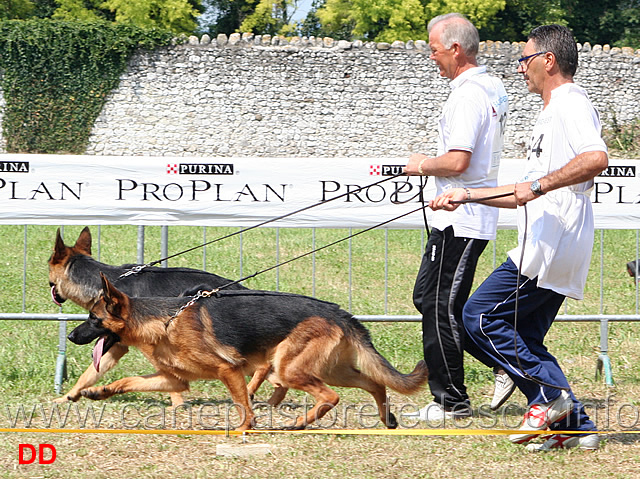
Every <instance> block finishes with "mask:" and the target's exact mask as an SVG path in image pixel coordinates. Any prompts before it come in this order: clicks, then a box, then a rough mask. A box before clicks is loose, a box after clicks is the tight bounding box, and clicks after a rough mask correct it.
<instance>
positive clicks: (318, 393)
mask: <svg viewBox="0 0 640 479" xmlns="http://www.w3.org/2000/svg"><path fill="white" fill-rule="evenodd" d="M297 380H299V382H295V383H290V385H291V387H293V388H294V389H299V390H300V391H304V392H307V393H309V394H311V395H312V396H313V397H314V399H315V400H316V403H315V404H314V406H313V407H312V408H311V409H310V410H309V411H308V412H307V414H305V415H304V416H299V417H298V418H297V419H296V421H295V423H293V424H291V425H288V426H286V428H287V429H304V428H305V427H307V426H308V425H309V424H311V423H313V422H315V421H317V420H318V419H320V418H321V417H323V416H324V415H325V414H327V413H328V412H329V411H331V410H332V409H333V408H334V407H336V405H337V404H338V401H340V396H338V393H336V392H335V391H334V390H333V389H331V388H329V387H327V385H326V384H324V383H323V382H322V381H321V380H320V379H317V378H313V377H310V376H306V377H305V376H302V375H301V376H298V378H297Z"/></svg>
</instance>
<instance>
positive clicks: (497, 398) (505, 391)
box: [489, 367, 516, 411]
mask: <svg viewBox="0 0 640 479" xmlns="http://www.w3.org/2000/svg"><path fill="white" fill-rule="evenodd" d="M493 375H494V376H495V386H494V390H493V399H491V405H490V406H489V407H490V408H491V410H492V411H495V410H496V409H498V408H499V407H500V406H502V405H503V404H504V403H505V402H506V400H507V399H509V397H510V396H511V395H512V394H513V391H514V390H515V389H516V383H514V382H513V379H511V378H510V377H509V375H508V374H507V373H506V372H505V371H504V369H502V368H498V367H495V368H493Z"/></svg>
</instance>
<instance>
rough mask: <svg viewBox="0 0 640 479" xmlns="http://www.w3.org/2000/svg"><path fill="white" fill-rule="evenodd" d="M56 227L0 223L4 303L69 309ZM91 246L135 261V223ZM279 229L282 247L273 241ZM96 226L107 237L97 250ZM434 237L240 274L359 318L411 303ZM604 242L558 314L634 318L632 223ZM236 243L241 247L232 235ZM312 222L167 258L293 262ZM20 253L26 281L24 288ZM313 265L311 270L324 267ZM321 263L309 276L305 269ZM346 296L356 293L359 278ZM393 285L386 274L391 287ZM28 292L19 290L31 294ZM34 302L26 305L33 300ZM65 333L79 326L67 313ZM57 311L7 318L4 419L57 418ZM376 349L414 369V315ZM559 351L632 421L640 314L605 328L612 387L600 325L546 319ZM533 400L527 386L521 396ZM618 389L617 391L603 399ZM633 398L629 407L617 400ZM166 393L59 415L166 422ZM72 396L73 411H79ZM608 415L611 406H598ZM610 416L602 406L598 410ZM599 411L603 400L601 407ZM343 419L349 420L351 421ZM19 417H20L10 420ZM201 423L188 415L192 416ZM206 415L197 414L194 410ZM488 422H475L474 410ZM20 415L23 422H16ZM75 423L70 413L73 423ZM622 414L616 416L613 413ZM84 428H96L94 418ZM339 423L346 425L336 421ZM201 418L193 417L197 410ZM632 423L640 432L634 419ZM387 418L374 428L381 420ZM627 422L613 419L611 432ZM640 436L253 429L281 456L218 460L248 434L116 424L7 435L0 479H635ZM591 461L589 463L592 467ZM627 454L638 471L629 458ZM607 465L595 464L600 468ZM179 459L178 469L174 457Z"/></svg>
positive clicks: (210, 397)
mask: <svg viewBox="0 0 640 479" xmlns="http://www.w3.org/2000/svg"><path fill="white" fill-rule="evenodd" d="M55 230H56V227H54V226H29V227H27V228H26V232H27V244H26V247H25V245H24V243H23V239H24V236H25V228H24V227H22V226H0V245H2V246H0V248H1V249H2V252H3V264H2V266H3V268H2V275H1V276H0V291H1V296H0V306H1V307H0V312H2V313H17V312H21V311H23V309H24V310H25V311H27V312H29V313H57V312H59V308H58V307H57V306H56V305H54V304H53V303H52V302H51V300H50V298H49V291H48V279H47V259H48V257H49V255H50V253H51V248H52V246H53V240H54V238H55ZM80 230H81V227H80V226H67V227H65V229H64V233H65V237H66V238H67V243H72V242H74V241H75V239H76V238H77V236H78V234H79V232H80ZM91 230H92V234H93V237H94V256H96V257H97V256H98V255H99V257H100V260H101V261H104V262H106V263H111V264H121V263H125V262H135V261H136V235H137V229H136V228H135V227H132V226H103V227H101V228H100V229H99V231H98V228H97V227H92V228H91ZM233 231H236V229H232V228H207V229H206V238H207V240H212V239H214V238H217V237H219V236H222V235H225V234H228V233H230V232H233ZM348 233H349V231H348V230H321V229H319V230H317V231H316V233H315V246H316V247H319V246H322V245H324V244H328V243H330V242H332V241H335V240H337V239H339V238H342V237H344V236H346V235H347V234H348ZM276 235H278V242H279V252H276V248H275V241H276ZM98 236H99V237H100V248H99V250H98ZM425 240H426V238H424V237H423V235H422V232H420V231H398V230H390V231H388V232H385V231H373V232H369V233H366V234H363V235H360V236H358V237H356V238H354V239H352V240H351V258H350V257H349V248H348V243H347V242H344V243H340V244H338V245H335V246H332V247H331V248H328V249H326V250H324V251H321V252H318V253H317V254H316V255H315V259H314V258H312V257H305V258H303V259H301V260H299V261H295V262H293V263H291V264H289V265H286V266H283V267H281V268H279V270H278V271H277V272H276V271H270V272H268V273H265V274H263V275H259V276H258V277H256V278H253V279H250V280H248V281H247V282H246V283H245V284H246V285H247V286H249V287H251V288H260V289H276V288H279V289H280V290H282V291H291V292H295V293H302V294H309V295H311V294H314V293H315V296H317V297H319V298H321V299H325V300H329V301H335V302H337V303H339V304H341V305H342V306H343V307H345V308H348V309H350V310H351V311H352V312H353V313H354V314H358V315H376V314H378V315H379V314H390V315H395V314H403V315H404V314H409V315H414V314H416V313H415V310H414V309H413V305H412V303H411V291H412V288H413V280H414V277H415V274H416V272H417V268H418V265H419V263H420V258H421V253H422V248H423V244H424V241H425ZM595 240H596V241H595V246H594V254H593V258H592V264H591V272H590V275H589V284H588V286H587V291H586V297H585V300H584V301H568V302H567V305H566V308H564V309H563V310H562V311H561V312H562V313H566V314H599V313H600V312H602V313H604V314H637V295H638V292H637V289H636V287H635V285H634V281H633V279H632V278H630V277H629V276H628V274H627V273H626V270H625V264H626V262H627V261H629V260H631V259H634V258H635V257H636V254H637V249H636V248H637V246H636V245H637V233H636V232H635V231H605V232H604V233H603V234H602V237H601V236H600V233H599V232H597V233H596V238H595ZM515 241H516V235H515V232H514V231H500V232H499V238H498V241H497V242H496V246H495V250H496V253H495V259H494V246H493V244H492V243H491V244H490V245H489V246H488V247H487V250H486V251H485V253H484V255H483V257H482V258H481V261H480V264H479V267H478V273H477V275H476V276H477V280H476V285H477V284H479V282H480V281H481V280H482V279H483V278H484V277H486V276H487V275H488V274H489V273H490V272H491V270H492V269H493V267H494V266H495V265H496V264H500V263H501V262H502V261H503V260H504V258H505V255H506V252H507V251H508V250H509V249H510V248H512V247H513V246H514V245H515ZM169 242H170V245H171V247H170V250H169V254H173V253H175V252H178V251H180V250H183V249H186V248H189V247H191V246H194V245H197V244H200V243H202V242H203V229H202V228H189V227H172V228H170V231H169ZM240 242H241V243H242V251H243V255H242V259H240V257H239V255H238V247H239V244H240ZM385 244H388V266H387V268H386V270H385ZM312 245H313V237H312V232H311V230H292V229H281V230H280V231H279V233H276V231H275V230H274V229H257V230H252V231H250V232H247V233H244V234H243V235H242V239H240V237H239V236H234V237H232V238H229V239H226V240H224V241H220V242H217V243H214V244H212V245H210V246H208V247H207V248H206V261H205V260H204V259H203V256H202V252H201V251H200V250H198V251H196V252H192V253H188V254H185V255H183V256H179V257H177V258H174V259H171V260H170V261H169V265H170V266H188V267H196V268H202V267H204V268H206V269H207V270H209V271H212V272H215V273H217V274H220V275H222V276H226V277H228V278H231V279H238V278H240V277H242V276H247V275H250V274H252V273H254V272H256V271H260V270H262V269H265V268H268V267H270V266H272V265H273V264H275V263H276V261H285V260H287V259H289V258H291V257H294V256H296V255H300V254H303V253H305V252H307V251H309V250H311V249H312ZM601 245H602V251H603V256H604V275H603V278H602V284H603V291H602V298H603V299H602V301H601V300H600V296H601V293H600V283H601V278H600V248H601ZM25 251H26V258H27V259H26V262H27V269H26V288H25V289H24V292H23V288H22V279H23V275H25V271H24V260H23V258H24V255H25ZM160 256H161V253H160V228H159V227H147V228H146V241H145V260H146V261H152V260H155V259H158V258H160ZM314 262H315V266H314ZM312 268H315V271H316V277H315V281H313V279H312V277H311V275H310V271H311V269H312ZM350 283H351V285H352V292H351V294H349V284H350ZM385 284H387V288H386V293H385ZM23 294H24V296H23ZM23 303H24V307H23ZM62 311H63V312H65V313H83V312H84V311H83V310H81V309H80V308H79V307H77V306H74V305H72V304H70V303H66V304H65V306H64V308H63V309H62ZM68 326H69V329H71V328H72V327H73V326H74V323H70V324H69V325H68ZM58 327H59V326H58V323H57V322H49V321H27V320H22V321H13V320H12V321H0V338H2V341H0V401H1V403H2V404H1V406H0V428H6V427H10V426H11V424H12V422H13V421H14V420H15V417H16V416H15V415H16V414H18V411H19V409H20V407H23V408H24V410H25V413H26V414H30V412H31V411H33V420H32V423H31V427H45V426H47V424H50V425H51V427H56V426H57V425H59V421H58V419H57V418H56V417H55V415H54V420H52V421H51V420H50V418H51V414H52V412H55V408H53V406H52V403H51V400H52V399H54V398H55V397H56V394H55V393H54V391H53V383H54V372H55V364H56V358H57V356H58ZM367 327H368V328H369V329H370V330H371V334H372V337H373V340H374V343H375V344H376V347H377V348H378V349H379V350H380V352H381V353H382V354H383V355H385V357H387V358H388V359H389V361H390V362H391V363H392V364H394V365H395V366H396V367H397V368H398V369H400V370H401V371H409V370H411V369H412V368H413V367H414V366H415V363H416V361H417V360H418V359H420V357H421V355H422V347H421V338H420V325H419V324H418V323H406V322H405V323H367ZM547 344H548V347H549V349H550V350H551V351H552V352H553V353H554V354H555V355H556V356H557V357H558V360H559V361H560V363H561V365H562V367H563V369H564V370H565V372H566V374H567V376H568V378H569V381H570V382H571V384H572V386H573V388H574V391H575V392H576V394H577V395H578V397H580V398H581V399H582V400H583V401H585V402H587V403H589V404H600V405H601V406H602V405H603V404H608V405H609V408H608V409H606V414H608V416H607V417H608V418H609V419H610V422H611V424H613V425H614V426H615V424H618V423H619V422H620V420H619V418H618V417H617V416H620V418H622V419H623V420H624V421H626V422H623V424H625V425H633V422H634V416H633V413H634V411H637V410H634V409H633V408H632V406H637V407H640V404H639V401H638V398H639V397H640V347H639V345H640V332H639V331H638V325H637V323H612V324H610V332H609V354H610V356H611V358H612V361H613V375H614V379H615V381H616V385H615V387H613V388H611V387H607V386H605V385H604V384H603V381H602V379H596V378H595V374H594V373H595V365H596V359H597V357H598V353H599V344H600V325H599V323H597V322H589V323H575V322H568V323H557V324H555V325H554V326H553V328H552V329H551V331H550V333H549V336H548V341H547ZM66 348H67V353H66V354H67V359H68V371H67V373H68V378H69V379H68V381H67V382H66V383H65V384H64V390H67V389H68V388H69V387H70V385H71V384H72V383H73V382H75V380H76V379H77V378H78V376H79V375H80V374H81V373H82V372H83V371H84V369H85V368H86V367H87V366H88V365H89V363H90V349H91V348H90V347H87V346H84V347H81V346H76V345H74V344H71V343H70V342H68V341H67V343H66ZM152 371H153V370H152V367H151V365H150V364H149V363H148V362H147V361H146V360H145V358H144V357H143V356H142V355H141V354H140V353H139V352H138V351H132V352H130V353H129V354H128V355H127V356H125V357H124V358H123V360H122V361H121V363H120V364H119V365H118V367H116V368H115V369H114V370H112V371H111V372H109V374H108V375H107V378H106V379H105V380H106V381H111V380H114V379H118V378H121V377H124V376H128V375H138V374H147V373H151V372H152ZM465 372H466V382H467V387H468V389H469V393H470V396H471V399H472V403H473V405H474V406H476V407H477V406H479V405H481V404H487V403H488V401H489V399H490V395H491V393H492V386H493V384H492V381H493V378H492V374H491V372H490V371H489V370H488V369H487V368H486V367H485V366H484V365H482V364H480V363H478V362H477V361H475V360H473V359H472V358H468V359H467V360H466V365H465ZM338 392H339V394H340V396H341V403H340V404H339V408H338V409H339V412H340V414H342V413H344V414H346V416H344V417H347V420H346V422H345V425H346V426H347V427H354V428H361V427H362V424H361V423H358V422H357V421H356V420H355V418H354V417H353V415H349V414H348V413H349V412H350V410H349V407H352V406H353V407H365V406H366V405H367V404H368V403H370V398H369V397H368V394H367V393H365V392H364V391H360V390H352V389H339V390H338ZM269 394H270V386H269V385H264V386H263V387H262V388H261V389H260V390H259V391H258V397H257V399H258V400H264V399H266V398H267V397H268V396H269ZM228 397H229V396H228V393H227V392H226V390H225V389H224V387H223V386H222V385H221V383H219V382H218V381H206V382H205V381H200V382H196V383H194V384H193V385H192V390H191V391H190V392H189V393H188V394H186V400H187V403H188V406H189V407H190V408H191V409H190V410H191V411H192V412H194V413H195V412H203V411H205V412H211V411H212V410H213V408H219V410H224V408H226V407H228ZM429 400H430V398H429V395H428V394H427V393H426V392H422V393H419V394H418V395H416V396H414V397H411V398H409V397H405V396H402V395H398V394H396V393H392V394H391V401H392V403H393V404H394V405H396V406H397V407H401V406H402V405H403V404H415V405H418V406H422V405H424V404H425V403H426V402H428V401H429ZM286 401H287V402H289V403H292V404H293V405H295V406H296V407H302V406H301V405H302V404H304V403H305V402H308V401H310V399H309V398H307V397H306V395H305V394H303V393H300V392H296V391H290V392H289V394H288V395H287V399H286ZM514 401H515V402H516V403H517V404H519V405H523V396H522V395H521V394H520V393H516V394H515V395H514ZM607 401H608V403H607ZM625 404H628V405H631V406H629V407H627V408H626V409H625V408H623V409H620V407H621V406H622V405H625ZM168 405H169V401H168V396H167V395H166V394H161V393H149V394H126V395H122V396H118V397H114V398H111V399H109V400H107V401H104V402H99V403H91V402H88V401H80V402H79V403H77V404H75V405H73V406H71V408H70V409H67V407H68V406H66V405H61V406H60V408H59V409H58V412H60V414H63V417H64V413H65V412H68V413H69V414H70V416H69V418H72V419H69V421H68V422H67V423H66V425H67V427H69V426H73V425H78V419H77V417H78V416H77V414H81V415H82V414H86V413H87V411H90V410H93V411H94V412H95V413H96V414H99V413H100V411H101V408H103V407H104V411H103V422H102V423H101V427H107V428H109V427H111V428H119V427H123V425H124V426H126V427H132V426H138V427H140V428H142V429H144V428H153V427H162V426H164V427H165V428H171V426H172V424H171V423H170V422H165V423H163V422H162V420H161V418H162V414H167V411H168V410H167V407H168ZM76 407H77V409H75V408H76ZM603 411H604V410H603ZM519 414H520V412H519V411H518V410H514V411H512V412H510V413H507V416H506V417H507V419H508V420H509V421H510V422H511V424H517V423H518V421H519V418H520V416H519ZM599 414H600V411H599ZM602 414H604V412H603V413H602ZM186 416H187V412H186V411H182V412H181V413H180V414H177V415H176V421H177V423H176V426H177V427H178V428H180V429H189V426H194V424H193V423H192V424H190V423H189V422H188V421H187V417H186ZM342 417H343V416H339V418H342ZM12 418H13V419H12ZM192 419H193V418H192ZM196 419H197V418H196ZM475 419H476V420H478V419H479V418H475ZM21 421H22V418H19V421H18V422H17V423H16V426H17V427H19V426H20V424H21ZM74 421H75V422H74ZM616 421H617V422H616ZM85 424H87V426H86V427H89V426H90V425H91V421H89V422H88V423H85ZM338 425H340V426H342V424H340V423H338ZM195 427H196V428H197V427H199V426H198V422H197V420H196V421H195ZM632 428H635V429H640V423H638V424H635V425H633V427H632ZM378 429H379V427H378ZM622 429H624V428H622V427H617V429H615V430H620V431H621V430H622ZM637 439H638V437H637V436H632V435H628V434H622V433H620V434H619V435H612V436H610V437H609V438H608V439H607V440H606V441H605V446H604V447H603V448H602V449H601V450H600V451H598V452H596V453H594V454H586V453H584V452H581V451H566V452H553V453H551V454H547V455H544V456H543V457H540V456H536V459H535V463H533V464H534V465H532V459H531V456H528V455H524V456H523V452H522V448H521V447H518V446H513V445H511V444H509V443H508V442H507V441H506V439H504V438H503V437H500V436H491V435H489V436H479V437H455V436H452V437H391V438H386V437H374V436H366V437H349V436H339V437H326V436H286V435H267V436H257V437H252V438H250V440H249V441H250V442H254V443H255V442H267V443H269V444H271V445H272V446H273V447H274V452H273V454H272V455H270V456H268V457H267V458H250V459H228V458H220V457H216V456H215V445H216V444H222V443H238V444H240V442H241V441H240V439H237V438H233V437H232V438H225V437H217V436H216V437H207V436H193V435H187V434H185V435H178V436H133V435H124V436H108V435H86V434H75V435H69V434H54V435H50V434H49V435H48V434H36V433H24V434H18V433H9V434H2V433H0V477H11V478H13V477H28V476H29V477H31V476H38V477H89V476H91V477H113V476H114V475H120V476H121V477H163V476H167V475H175V471H176V470H179V471H180V473H179V475H180V476H181V477H218V476H222V475H225V477H226V476H229V475H232V476H239V477H281V476H283V475H286V476H288V477H307V474H314V475H316V474H322V475H323V477H324V476H326V477H338V476H340V477H344V476H347V477H396V476H397V477H407V476H408V475H411V476H415V477H446V476H449V475H450V474H451V471H452V470H455V471H456V474H457V475H458V476H459V477H477V476H478V475H479V474H485V475H488V476H489V477H517V476H522V477H532V476H535V477H563V476H566V475H567V474H570V473H571V474H572V475H576V476H577V477H595V474H596V473H597V474H598V477H631V475H632V471H633V470H635V467H636V464H637V461H638V458H639V457H640V448H639V446H638V442H637ZM22 442H30V443H38V442H48V443H51V444H54V445H55V446H56V447H57V449H58V455H59V459H58V460H57V461H56V464H54V465H51V466H24V465H18V464H17V445H18V444H19V443H22ZM592 466H593V468H592ZM632 466H633V467H632ZM596 467H597V468H596ZM176 468H177V469H176Z"/></svg>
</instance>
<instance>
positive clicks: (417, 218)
mask: <svg viewBox="0 0 640 479" xmlns="http://www.w3.org/2000/svg"><path fill="white" fill-rule="evenodd" d="M523 161H524V160H512V159H503V161H502V164H501V167H500V179H499V183H500V184H505V183H513V182H515V181H516V180H517V178H518V177H519V174H520V171H521V169H522V162H523ZM405 164H406V159H405V158H331V159H327V158H216V157H211V158H203V157H197V158H194V157H186V158H185V157H180V158H171V157H142V156H135V157H108V156H66V155H20V154H4V155H0V224H54V225H58V224H80V225H93V224H136V225H199V226H240V227H248V226H255V225H257V224H261V223H263V222H268V221H270V220H272V219H273V218H277V217H280V216H285V215H286V217H285V218H282V219H279V220H277V221H275V222H272V223H269V226H274V227H275V226H280V227H321V228H325V227H326V228H344V227H353V228H368V227H371V226H374V225H378V224H380V223H383V222H386V221H390V220H392V219H393V218H396V217H399V216H402V215H405V214H407V213H409V212H411V211H413V210H417V209H419V208H420V205H421V204H420V197H419V193H420V188H421V178H418V177H411V178H408V177H405V176H399V177H396V175H398V174H399V173H401V171H402V167H403V166H404V165H405ZM610 165H611V166H610V167H609V168H608V169H607V170H606V171H605V172H603V174H602V175H600V176H599V177H598V178H596V185H595V188H594V191H593V193H592V196H591V200H592V202H593V205H594V213H595V217H596V227H597V228H606V229H635V228H640V205H639V203H640V181H639V179H638V176H639V175H640V162H639V161H636V160H618V161H616V160H611V161H610ZM422 180H424V179H422ZM433 196H434V187H433V183H432V182H431V181H427V183H426V187H424V197H425V199H426V200H427V201H428V200H429V199H431V198H433ZM315 205H317V206H315ZM298 210H303V211H300V212H298V213H295V214H292V213H294V212H296V211H298ZM429 215H430V210H428V209H427V216H429ZM499 226H500V227H501V228H513V227H514V226H515V213H514V211H512V210H502V211H501V215H500V223H499ZM384 227H387V228H423V227H424V219H423V215H422V214H421V212H420V211H416V212H413V213H411V214H407V215H406V216H404V217H402V218H398V219H397V220H395V221H391V222H389V223H387V224H385V225H384Z"/></svg>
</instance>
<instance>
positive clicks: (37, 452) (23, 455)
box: [18, 444, 56, 464]
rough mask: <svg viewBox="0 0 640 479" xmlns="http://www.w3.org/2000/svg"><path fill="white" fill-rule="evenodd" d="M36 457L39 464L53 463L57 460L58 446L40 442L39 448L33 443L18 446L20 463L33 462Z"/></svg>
mask: <svg viewBox="0 0 640 479" xmlns="http://www.w3.org/2000/svg"><path fill="white" fill-rule="evenodd" d="M36 459H37V460H38V464H53V463H54V462H55V460H56V448H55V447H54V446H52V445H51V444H38V449H36V446H34V445H33V444H20V445H19V446H18V463H19V464H33V463H34V462H35V461H36Z"/></svg>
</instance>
